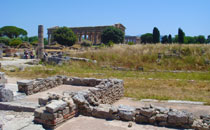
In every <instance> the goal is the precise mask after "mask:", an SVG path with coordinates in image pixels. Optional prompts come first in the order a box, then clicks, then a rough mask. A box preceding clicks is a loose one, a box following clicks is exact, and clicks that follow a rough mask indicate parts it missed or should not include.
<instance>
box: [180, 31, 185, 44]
mask: <svg viewBox="0 0 210 130" xmlns="http://www.w3.org/2000/svg"><path fill="white" fill-rule="evenodd" d="M184 37H185V33H184V32H183V30H182V29H181V28H179V30H178V43H184Z"/></svg>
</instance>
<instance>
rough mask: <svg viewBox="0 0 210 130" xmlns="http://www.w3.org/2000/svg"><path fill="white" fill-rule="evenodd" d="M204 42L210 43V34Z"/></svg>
mask: <svg viewBox="0 0 210 130" xmlns="http://www.w3.org/2000/svg"><path fill="white" fill-rule="evenodd" d="M206 43H210V35H208V37H207V39H206Z"/></svg>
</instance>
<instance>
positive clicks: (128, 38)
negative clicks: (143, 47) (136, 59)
mask: <svg viewBox="0 0 210 130" xmlns="http://www.w3.org/2000/svg"><path fill="white" fill-rule="evenodd" d="M124 42H125V43H126V44H128V43H129V42H133V43H134V44H141V38H140V37H137V36H125V41H124Z"/></svg>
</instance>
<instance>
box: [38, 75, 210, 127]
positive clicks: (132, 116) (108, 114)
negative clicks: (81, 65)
mask: <svg viewBox="0 0 210 130" xmlns="http://www.w3.org/2000/svg"><path fill="white" fill-rule="evenodd" d="M63 83H64V84H69V85H78V86H92V88H91V89H89V90H84V91H79V92H69V93H66V94H65V95H58V94H49V95H48V96H47V97H44V98H39V104H40V106H41V108H39V109H37V110H36V111H35V114H34V115H35V117H34V121H35V122H37V123H40V124H43V126H44V127H46V128H55V127H57V126H58V125H60V124H61V123H62V122H65V121H66V120H68V119H70V118H72V117H74V116H75V115H77V114H82V115H86V116H93V117H96V118H102V119H112V120H122V121H133V122H136V123H141V124H152V125H157V126H166V127H175V128H187V129H188V128H189V129H196V130H208V129H210V122H209V120H210V116H202V117H201V119H195V117H194V116H193V114H191V113H188V112H184V111H178V110H175V109H168V108H163V107H156V106H152V105H150V106H148V107H131V106H124V105H120V106H112V105H111V104H112V103H113V102H115V101H116V100H118V99H120V97H122V96H123V93H124V88H123V81H122V80H118V79H95V78H72V77H63Z"/></svg>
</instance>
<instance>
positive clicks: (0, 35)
mask: <svg viewBox="0 0 210 130" xmlns="http://www.w3.org/2000/svg"><path fill="white" fill-rule="evenodd" d="M2 36H3V31H1V29H0V37H2Z"/></svg>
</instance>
